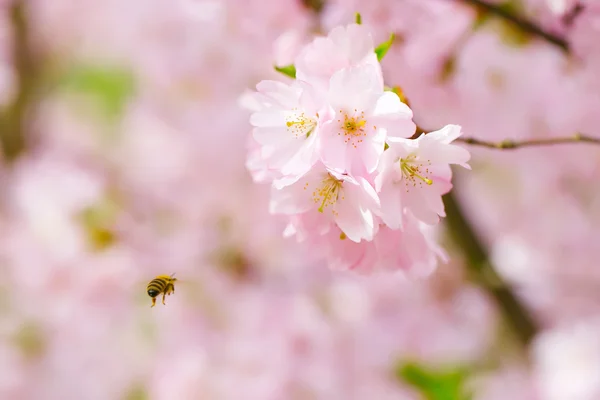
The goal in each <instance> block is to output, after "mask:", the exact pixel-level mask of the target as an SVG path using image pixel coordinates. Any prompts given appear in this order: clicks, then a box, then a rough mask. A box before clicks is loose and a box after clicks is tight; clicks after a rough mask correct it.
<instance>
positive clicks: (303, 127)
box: [285, 110, 317, 137]
mask: <svg viewBox="0 0 600 400" xmlns="http://www.w3.org/2000/svg"><path fill="white" fill-rule="evenodd" d="M286 120H287V121H286V122H285V125H286V126H287V128H288V132H290V133H292V134H294V135H295V136H296V137H309V136H310V134H311V133H313V131H314V130H315V127H316V126H317V121H316V120H315V119H314V118H311V117H308V116H306V115H305V114H304V113H303V112H302V113H298V112H296V111H295V110H294V113H293V114H291V115H290V116H288V117H287V118H286Z"/></svg>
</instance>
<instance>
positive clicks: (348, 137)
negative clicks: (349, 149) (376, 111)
mask: <svg viewBox="0 0 600 400" xmlns="http://www.w3.org/2000/svg"><path fill="white" fill-rule="evenodd" d="M340 114H341V115H343V116H344V119H343V120H342V119H341V118H339V119H338V122H339V123H340V128H341V129H340V131H339V132H338V135H339V136H342V135H344V142H345V143H350V144H351V145H352V146H353V147H354V148H356V147H357V145H358V144H359V143H362V141H363V139H362V138H363V137H365V136H367V132H366V129H365V128H366V125H367V120H366V119H365V113H364V112H362V111H361V112H360V113H359V112H358V111H357V110H356V109H355V110H354V114H352V115H349V113H347V112H344V111H343V110H340Z"/></svg>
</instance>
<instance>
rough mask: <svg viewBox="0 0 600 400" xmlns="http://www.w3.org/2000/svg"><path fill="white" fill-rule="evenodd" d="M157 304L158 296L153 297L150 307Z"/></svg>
mask: <svg viewBox="0 0 600 400" xmlns="http://www.w3.org/2000/svg"><path fill="white" fill-rule="evenodd" d="M155 305H156V297H153V298H152V305H151V306H150V308H152V307H154V306H155Z"/></svg>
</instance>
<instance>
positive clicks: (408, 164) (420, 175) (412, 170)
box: [399, 154, 433, 186]
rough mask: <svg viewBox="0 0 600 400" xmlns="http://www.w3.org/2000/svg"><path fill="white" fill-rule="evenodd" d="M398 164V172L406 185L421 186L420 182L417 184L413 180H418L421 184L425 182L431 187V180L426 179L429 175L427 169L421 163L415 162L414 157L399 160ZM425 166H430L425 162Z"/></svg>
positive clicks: (412, 155)
mask: <svg viewBox="0 0 600 400" xmlns="http://www.w3.org/2000/svg"><path fill="white" fill-rule="evenodd" d="M399 162H400V171H401V172H402V175H403V177H404V178H405V182H406V184H408V183H412V185H413V186H417V183H419V184H420V185H422V183H421V182H417V181H416V180H415V178H417V179H419V180H420V181H422V182H425V184H427V185H432V184H433V180H431V179H430V178H428V177H427V175H429V173H430V172H429V168H428V167H427V166H425V165H424V163H422V162H417V160H416V156H415V155H414V154H411V155H409V156H408V157H406V158H401V159H400V160H399ZM426 163H427V164H429V165H431V162H429V161H427V162H426Z"/></svg>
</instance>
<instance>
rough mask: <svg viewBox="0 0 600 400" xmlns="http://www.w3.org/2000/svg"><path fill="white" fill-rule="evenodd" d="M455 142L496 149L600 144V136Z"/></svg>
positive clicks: (461, 139) (460, 139) (578, 134)
mask: <svg viewBox="0 0 600 400" xmlns="http://www.w3.org/2000/svg"><path fill="white" fill-rule="evenodd" d="M454 141H455V142H463V143H466V144H470V145H473V146H481V147H487V148H490V149H496V150H513V149H518V148H521V147H533V146H548V145H553V144H565V143H591V144H596V145H600V138H595V137H591V136H587V135H582V134H580V133H577V134H575V135H573V136H570V137H563V138H548V139H531V140H523V141H516V140H511V139H506V140H503V141H501V142H488V141H486V140H480V139H475V138H472V137H459V138H457V139H455V140H454Z"/></svg>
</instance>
